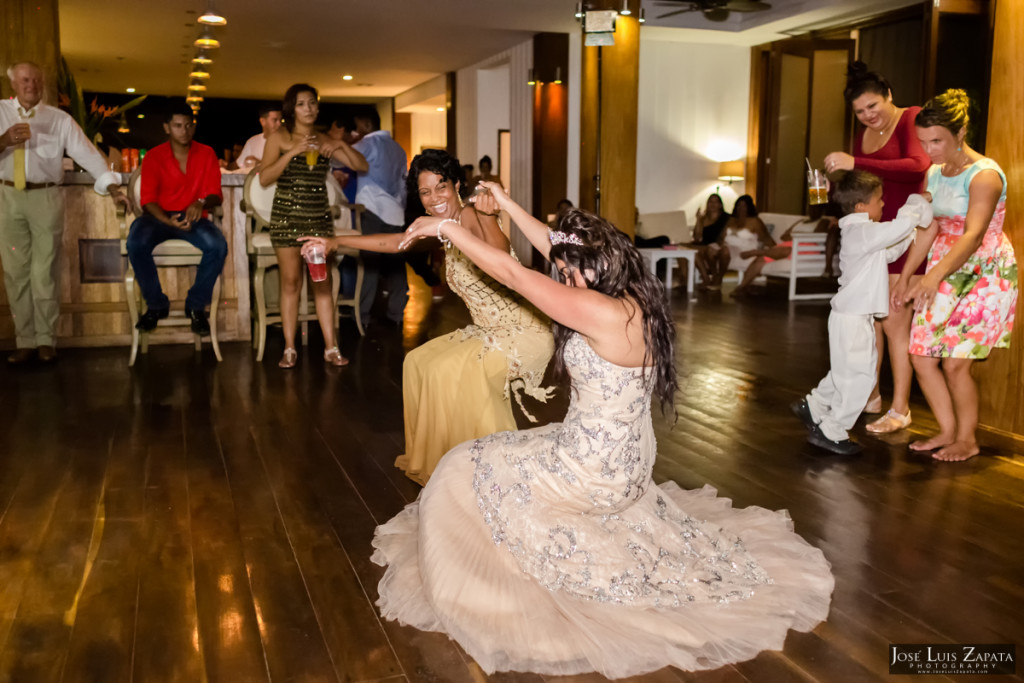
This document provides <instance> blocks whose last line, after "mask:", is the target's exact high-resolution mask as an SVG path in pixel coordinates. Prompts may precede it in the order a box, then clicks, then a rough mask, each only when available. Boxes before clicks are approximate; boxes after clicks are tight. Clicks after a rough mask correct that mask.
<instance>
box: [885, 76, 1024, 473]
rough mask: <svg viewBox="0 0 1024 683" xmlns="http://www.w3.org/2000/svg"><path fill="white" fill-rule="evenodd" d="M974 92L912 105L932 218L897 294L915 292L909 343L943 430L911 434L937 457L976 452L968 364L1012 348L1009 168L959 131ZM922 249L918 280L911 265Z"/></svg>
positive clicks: (900, 299) (915, 446) (905, 296)
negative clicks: (926, 165) (923, 265)
mask: <svg viewBox="0 0 1024 683" xmlns="http://www.w3.org/2000/svg"><path fill="white" fill-rule="evenodd" d="M969 105H970V102H969V100H968V98H967V94H966V93H965V92H964V91H963V90H947V91H946V92H945V93H943V94H942V95H939V96H938V97H935V98H934V99H932V100H931V101H929V102H928V103H927V104H926V105H925V106H924V108H923V109H922V110H921V112H920V113H919V114H918V115H917V119H916V121H915V124H916V125H917V134H918V138H919V139H920V140H921V144H922V146H923V147H924V149H925V151H926V152H927V153H928V156H929V157H931V160H932V163H933V164H934V165H933V166H932V167H931V169H930V170H929V171H928V192H930V193H931V195H932V202H933V204H934V208H935V219H936V221H935V223H933V224H932V227H931V228H929V229H928V230H927V231H926V232H925V233H924V235H923V237H924V238H925V239H918V242H917V244H915V245H914V246H913V247H912V248H911V251H910V256H909V257H908V258H907V263H906V265H905V266H904V268H903V274H902V275H901V276H900V280H899V282H898V283H897V284H896V287H894V288H893V292H892V297H893V304H894V305H899V304H902V303H904V302H907V301H910V300H913V301H914V302H915V309H916V311H917V314H916V315H915V317H914V324H913V327H912V328H911V333H910V353H911V355H912V360H913V363H914V370H915V372H916V373H917V378H918V382H919V383H920V385H921V389H922V390H923V391H924V395H925V398H926V399H927V400H928V405H929V407H931V409H932V412H933V413H934V414H935V419H936V420H937V421H938V423H939V433H938V434H936V435H935V436H933V437H931V438H929V439H925V440H923V441H916V442H914V443H912V444H910V448H911V449H912V450H915V451H935V452H934V453H933V454H932V457H933V458H935V459H937V460H947V461H959V460H967V459H968V458H971V457H973V456H975V455H977V454H978V443H977V440H976V438H975V430H976V428H977V426H978V390H977V386H976V385H975V383H974V379H973V378H972V377H971V364H972V362H973V361H975V360H979V359H984V358H987V357H988V354H989V353H990V352H991V350H992V349H998V348H1008V347H1009V345H1010V333H1011V332H1012V331H1013V317H1014V310H1015V309H1016V306H1017V261H1016V259H1015V258H1014V254H1013V247H1012V246H1011V244H1010V240H1009V238H1008V237H1007V236H1006V235H1005V234H1004V233H1003V219H1004V218H1005V216H1006V175H1005V174H1004V173H1003V170H1002V169H1001V168H999V165H998V164H996V162H994V161H992V160H991V159H988V158H986V157H984V156H982V155H981V154H979V153H978V152H976V151H974V150H973V149H971V148H970V147H969V146H968V145H967V143H966V142H965V141H964V137H965V135H966V132H967V123H968V116H967V111H968V107H969ZM926 252H927V255H928V268H927V271H926V273H925V275H924V277H922V278H921V280H920V281H918V282H917V284H915V285H909V286H908V283H909V276H910V273H913V272H914V269H915V268H916V267H917V264H918V263H920V262H921V260H922V259H924V257H925V253H926Z"/></svg>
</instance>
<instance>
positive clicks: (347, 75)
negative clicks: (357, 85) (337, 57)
mask: <svg viewBox="0 0 1024 683" xmlns="http://www.w3.org/2000/svg"><path fill="white" fill-rule="evenodd" d="M341 80H343V81H351V80H352V76H351V75H349V74H345V75H344V76H342V77H341Z"/></svg>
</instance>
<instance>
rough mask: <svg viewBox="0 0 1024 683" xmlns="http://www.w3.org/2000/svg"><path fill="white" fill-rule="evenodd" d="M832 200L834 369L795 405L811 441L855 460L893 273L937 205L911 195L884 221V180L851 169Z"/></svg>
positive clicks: (837, 182)
mask: <svg viewBox="0 0 1024 683" xmlns="http://www.w3.org/2000/svg"><path fill="white" fill-rule="evenodd" d="M833 187H834V188H835V190H834V192H833V199H834V200H835V201H836V202H837V203H838V204H839V206H840V207H841V208H842V210H843V213H844V214H845V215H844V216H843V217H842V218H841V219H840V220H839V230H840V232H841V234H842V240H841V243H840V248H839V264H840V268H841V271H842V276H840V278H839V291H838V292H837V293H836V295H835V296H834V297H832V313H831V314H830V315H829V318H828V346H829V360H830V363H831V369H830V370H829V373H828V374H827V375H826V376H825V378H824V379H823V380H821V382H820V383H819V384H818V386H817V387H815V388H814V389H813V390H812V391H811V393H810V394H808V395H807V396H806V397H805V398H803V399H801V400H799V401H797V402H796V403H794V404H793V405H792V406H790V407H791V408H792V410H793V412H794V413H795V414H796V416H797V417H799V418H800V419H801V420H802V421H803V423H804V426H806V427H807V429H808V431H809V432H810V434H809V435H808V437H807V440H808V441H810V442H811V443H812V444H814V445H816V446H820V447H821V448H824V449H826V450H829V451H832V452H833V453H839V454H842V455H852V454H854V453H859V452H860V451H861V450H862V448H861V446H860V445H859V444H857V443H855V442H853V441H851V440H850V437H849V434H848V433H847V430H848V429H850V428H851V427H853V425H854V423H855V422H856V421H857V417H858V416H859V415H860V414H861V412H862V411H863V410H864V405H865V404H866V403H867V400H868V397H869V396H870V395H871V389H872V388H873V387H874V385H875V365H876V363H877V362H878V350H877V349H876V347H875V328H874V320H875V318H884V317H885V316H886V315H888V312H889V275H888V272H887V268H886V264H888V263H889V262H891V261H895V260H896V259H897V258H899V257H900V255H902V254H903V252H904V251H906V250H907V247H909V246H910V243H911V241H913V235H914V228H918V227H920V228H926V227H928V226H929V225H930V224H931V222H932V206H931V204H930V203H929V202H928V201H927V200H926V199H925V198H924V197H922V196H921V195H918V194H912V195H910V197H908V198H907V203H906V204H904V205H903V207H902V208H900V210H899V213H898V214H897V215H896V218H895V219H893V220H892V221H889V222H888V223H879V222H878V219H879V218H881V216H882V206H883V202H882V181H881V179H880V178H878V177H877V176H875V175H872V174H871V173H867V172H865V171H857V170H853V171H847V172H845V173H842V174H840V175H838V176H837V177H835V179H834V180H833Z"/></svg>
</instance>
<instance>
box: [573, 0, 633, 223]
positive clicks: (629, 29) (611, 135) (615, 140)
mask: <svg viewBox="0 0 1024 683" xmlns="http://www.w3.org/2000/svg"><path fill="white" fill-rule="evenodd" d="M608 4H609V6H608V7H607V9H621V7H622V4H621V3H619V2H615V3H608ZM629 7H630V9H631V10H632V12H633V14H632V15H631V16H621V15H620V16H619V18H618V19H617V20H616V22H615V45H613V46H607V47H600V48H598V47H584V48H583V62H582V68H581V78H582V79H583V83H582V84H581V85H582V89H581V90H582V92H581V99H582V102H581V112H582V113H581V121H580V206H581V207H582V208H584V209H588V210H591V211H593V210H594V209H595V205H596V201H595V200H596V197H595V180H594V178H595V176H596V175H597V171H598V158H600V176H601V182H600V191H601V197H600V210H599V213H600V214H601V215H602V216H603V217H605V218H607V219H608V220H610V221H611V222H612V223H614V224H615V225H616V226H617V227H618V228H619V229H620V230H622V231H623V232H625V233H626V234H627V235H630V236H632V235H633V234H634V233H635V230H636V133H637V100H638V94H639V88H638V78H639V73H640V23H639V22H638V21H637V20H636V18H635V17H636V16H637V15H638V14H639V12H640V0H629ZM599 84H600V98H599V97H598V87H599ZM598 131H600V139H598Z"/></svg>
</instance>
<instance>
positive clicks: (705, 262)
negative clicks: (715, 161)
mask: <svg viewBox="0 0 1024 683" xmlns="http://www.w3.org/2000/svg"><path fill="white" fill-rule="evenodd" d="M728 222H729V214H728V213H726V211H725V205H724V204H722V197H721V196H720V195H718V194H717V193H715V194H712V195H711V196H709V197H708V201H707V202H706V203H705V205H704V208H703V209H697V222H696V224H695V225H694V226H693V240H692V241H691V242H690V244H689V246H691V247H693V248H694V249H696V250H697V255H696V256H695V257H694V263H695V264H696V266H697V272H698V273H700V280H701V281H700V285H699V286H700V288H701V289H707V288H708V287H709V286H711V285H713V284H714V282H715V279H716V276H715V275H713V274H712V268H713V267H715V266H716V265H717V258H716V257H717V255H718V253H719V251H720V250H721V248H722V240H724V239H725V225H726V223H728Z"/></svg>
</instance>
